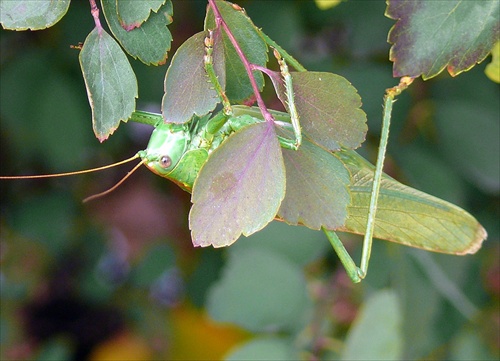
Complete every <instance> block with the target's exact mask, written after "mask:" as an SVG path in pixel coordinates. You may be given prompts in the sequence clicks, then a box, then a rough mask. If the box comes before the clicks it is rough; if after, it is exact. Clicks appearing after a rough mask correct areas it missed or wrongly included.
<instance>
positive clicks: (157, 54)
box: [101, 0, 173, 65]
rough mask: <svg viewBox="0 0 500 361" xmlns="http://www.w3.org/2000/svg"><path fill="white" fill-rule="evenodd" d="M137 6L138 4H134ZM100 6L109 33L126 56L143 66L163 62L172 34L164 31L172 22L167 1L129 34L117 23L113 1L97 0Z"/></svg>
mask: <svg viewBox="0 0 500 361" xmlns="http://www.w3.org/2000/svg"><path fill="white" fill-rule="evenodd" d="M119 3H120V4H122V3H136V1H121V2H119ZM137 3H138V4H140V3H142V2H141V1H138V2H137ZM101 4H102V10H103V12H104V17H105V18H106V21H107V23H108V25H109V28H110V29H111V32H112V33H113V35H114V36H115V37H116V39H117V40H118V41H119V42H120V44H121V45H122V46H123V48H124V49H125V50H126V51H127V53H129V54H130V55H131V56H132V57H134V59H139V60H140V61H142V62H143V63H144V64H146V65H161V64H164V63H165V62H166V61H167V56H168V51H169V50H170V44H171V42H172V34H171V33H170V30H168V28H167V26H168V25H170V24H171V23H172V20H173V19H172V14H173V7H172V2H171V1H170V0H168V1H167V2H166V4H165V5H163V6H162V7H161V8H160V9H159V10H158V12H156V13H152V14H151V16H150V17H149V19H148V20H147V21H146V22H145V23H144V24H142V26H140V27H139V28H136V29H133V30H130V31H127V30H125V29H123V27H122V26H121V24H120V21H119V18H118V14H117V9H116V0H101Z"/></svg>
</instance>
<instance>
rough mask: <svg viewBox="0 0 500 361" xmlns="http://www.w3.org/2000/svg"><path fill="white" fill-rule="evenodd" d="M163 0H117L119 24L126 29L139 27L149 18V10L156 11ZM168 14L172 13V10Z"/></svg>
mask: <svg viewBox="0 0 500 361" xmlns="http://www.w3.org/2000/svg"><path fill="white" fill-rule="evenodd" d="M165 1H167V0H134V1H117V2H116V3H117V4H116V9H117V14H118V19H119V20H120V25H121V26H122V28H124V29H125V30H127V31H130V30H132V29H134V28H138V27H140V26H141V24H142V23H143V22H145V21H146V20H147V19H148V18H149V14H150V13H151V11H153V12H155V13H156V12H158V9H159V8H160V6H162V5H163V4H164V3H165ZM168 2H170V0H168ZM169 14H170V15H172V12H169Z"/></svg>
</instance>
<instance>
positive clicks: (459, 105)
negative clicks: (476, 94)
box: [436, 99, 500, 194]
mask: <svg viewBox="0 0 500 361" xmlns="http://www.w3.org/2000/svg"><path fill="white" fill-rule="evenodd" d="M436 108H437V109H436V124H437V128H438V131H439V140H440V146H441V148H442V149H443V151H444V154H445V156H446V158H447V159H448V160H449V161H450V163H451V164H452V165H454V166H455V168H456V169H457V171H459V172H461V173H462V174H463V175H464V176H465V177H466V178H467V179H468V180H469V181H471V182H473V183H474V184H476V185H477V186H478V187H479V188H481V189H483V190H485V191H487V192H490V193H493V194H498V193H499V192H500V143H499V141H498V135H499V134H500V123H499V121H498V120H499V119H500V110H499V107H498V103H497V104H496V106H495V107H488V106H485V105H484V104H479V103H477V102H474V101H473V100H470V99H453V100H450V99H448V100H443V101H441V102H439V103H437V104H436Z"/></svg>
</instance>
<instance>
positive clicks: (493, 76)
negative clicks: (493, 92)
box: [484, 41, 500, 83]
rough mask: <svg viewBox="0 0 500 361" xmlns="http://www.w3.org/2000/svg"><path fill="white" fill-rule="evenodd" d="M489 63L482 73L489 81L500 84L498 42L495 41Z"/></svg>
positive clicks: (499, 44)
mask: <svg viewBox="0 0 500 361" xmlns="http://www.w3.org/2000/svg"><path fill="white" fill-rule="evenodd" d="M491 55H492V59H491V63H489V64H488V65H487V66H486V69H484V72H485V73H486V76H487V77H488V78H490V80H492V81H494V82H495V83H500V41H497V42H496V43H495V45H494V46H493V49H491Z"/></svg>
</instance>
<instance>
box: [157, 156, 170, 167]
mask: <svg viewBox="0 0 500 361" xmlns="http://www.w3.org/2000/svg"><path fill="white" fill-rule="evenodd" d="M171 165H172V159H170V157H169V156H168V155H164V156H162V157H161V158H160V167H162V168H168V167H170V166H171Z"/></svg>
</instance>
